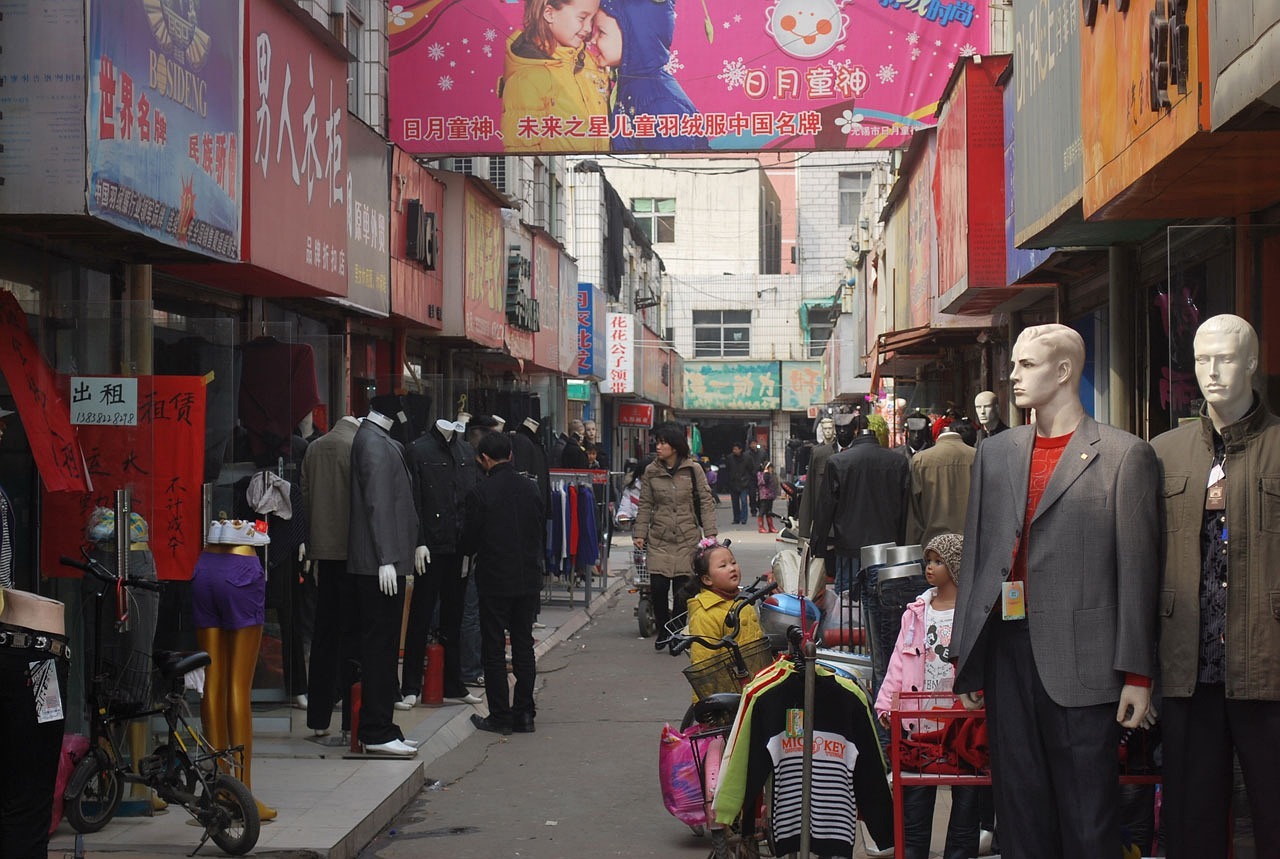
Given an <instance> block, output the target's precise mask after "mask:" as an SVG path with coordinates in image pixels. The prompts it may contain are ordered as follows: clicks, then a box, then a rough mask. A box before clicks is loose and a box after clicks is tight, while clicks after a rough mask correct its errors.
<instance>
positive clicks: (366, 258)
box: [344, 115, 391, 316]
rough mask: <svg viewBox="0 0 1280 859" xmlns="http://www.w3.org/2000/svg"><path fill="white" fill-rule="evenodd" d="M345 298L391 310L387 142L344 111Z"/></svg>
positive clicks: (373, 310)
mask: <svg viewBox="0 0 1280 859" xmlns="http://www.w3.org/2000/svg"><path fill="white" fill-rule="evenodd" d="M344 142H345V143H346V148H347V152H348V155H347V156H346V157H347V165H348V168H349V169H348V170H347V177H346V181H347V191H346V195H345V196H346V203H347V208H346V213H347V297H346V300H345V302H344V303H345V304H348V305H350V306H352V307H355V308H356V309H357V310H361V311H364V312H365V313H368V314H371V315H373V316H386V315H387V314H388V313H389V312H390V310H391V264H390V261H391V256H390V254H389V253H388V248H389V247H390V245H389V244H388V242H389V240H390V230H389V226H390V220H391V200H390V196H389V190H390V184H389V183H388V181H387V178H388V175H389V174H388V172H387V161H388V149H387V143H386V141H385V140H383V139H382V137H380V136H379V135H378V133H377V132H376V131H374V130H373V129H372V128H370V127H369V126H367V125H365V124H364V123H363V122H360V121H359V120H358V119H354V118H353V117H351V116H349V115H348V116H347V133H346V137H345V140H344Z"/></svg>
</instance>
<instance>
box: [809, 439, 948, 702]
mask: <svg viewBox="0 0 1280 859" xmlns="http://www.w3.org/2000/svg"><path fill="white" fill-rule="evenodd" d="M850 427H851V428H852V430H853V432H854V438H853V443H852V444H850V445H849V447H848V449H846V450H842V451H840V452H839V453H836V454H833V455H832V456H831V457H830V458H828V459H827V465H826V472H825V476H824V478H823V489H822V497H820V498H818V499H817V505H818V506H817V510H816V512H815V516H814V521H813V532H812V534H811V535H810V541H809V552H810V554H811V555H812V556H813V557H815V558H825V559H826V568H827V578H828V580H830V579H831V578H832V574H833V573H834V574H835V576H834V578H835V580H836V590H837V591H840V590H844V589H850V590H851V598H852V599H854V600H857V599H859V598H861V599H862V600H863V606H862V614H863V617H864V618H865V619H866V621H867V625H868V627H869V631H870V635H871V640H872V644H871V660H872V668H873V678H874V681H875V682H874V685H875V687H876V691H878V689H879V685H880V682H882V681H883V680H884V675H885V671H886V670H887V669H888V666H889V652H890V650H891V649H892V647H893V643H894V640H895V639H896V638H897V633H898V627H899V626H900V623H901V614H902V613H901V612H897V613H896V614H895V613H893V612H885V613H882V611H881V606H880V601H879V599H878V598H877V595H876V593H875V582H871V581H868V580H867V577H866V575H865V573H864V574H862V575H859V573H860V572H861V570H860V568H861V564H862V547H863V546H871V545H875V544H877V543H901V542H902V541H903V536H904V534H905V532H906V528H907V509H908V505H909V501H908V493H909V491H910V488H911V471H910V466H909V464H908V462H907V460H906V459H904V458H903V457H901V456H899V455H898V454H897V453H895V452H894V451H891V450H887V449H885V448H883V447H881V446H880V440H879V439H878V438H876V434H875V432H874V431H873V430H872V429H871V427H870V424H869V423H868V421H867V418H866V416H864V415H857V416H855V417H854V418H853V419H852V421H851V423H850ZM838 435H839V432H837V437H838ZM833 529H834V540H833V542H832V545H831V548H828V544H827V540H828V537H829V536H831V535H832V532H833ZM833 561H834V563H833ZM921 582H922V583H923V575H921ZM864 585H867V586H869V587H868V588H867V590H866V591H865V592H864V590H863V586H864ZM921 589H923V588H921ZM916 593H919V590H917V591H916ZM886 615H887V616H886Z"/></svg>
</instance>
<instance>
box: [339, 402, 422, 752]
mask: <svg viewBox="0 0 1280 859" xmlns="http://www.w3.org/2000/svg"><path fill="white" fill-rule="evenodd" d="M391 426H392V420H391V418H389V417H387V416H386V415H384V414H382V413H381V412H378V411H370V412H369V415H368V417H367V418H365V420H364V422H363V423H362V424H360V429H358V430H357V431H356V435H355V438H354V439H353V440H352V442H351V528H350V535H349V538H348V546H347V572H348V573H350V574H351V576H352V578H353V580H354V584H355V591H356V592H355V597H356V602H355V606H354V607H355V608H356V610H357V611H358V612H359V615H360V676H361V707H360V730H359V736H358V738H357V739H359V740H360V742H361V743H363V744H364V747H365V750H366V751H369V752H373V753H375V754H386V755H401V756H409V755H414V754H417V749H416V748H414V747H413V746H410V745H408V744H407V743H405V742H404V734H402V733H401V732H400V728H399V727H398V726H397V725H396V723H395V722H394V721H392V714H393V710H394V707H395V702H396V701H398V700H400V682H399V679H398V678H397V676H396V663H397V661H398V656H399V649H400V626H401V619H402V616H403V612H404V577H405V576H406V575H408V574H409V573H411V572H413V570H414V568H415V563H418V564H421V563H423V562H424V561H425V558H423V559H422V561H418V560H417V559H416V558H415V555H417V554H420V553H418V552H417V551H416V547H415V546H414V543H415V542H416V541H417V535H418V510H417V507H416V506H415V505H414V501H413V478H412V477H411V476H410V474H409V467H408V465H407V464H406V463H405V458H404V449H403V448H402V447H401V446H400V443H399V442H398V441H396V440H395V439H393V438H392V437H391Z"/></svg>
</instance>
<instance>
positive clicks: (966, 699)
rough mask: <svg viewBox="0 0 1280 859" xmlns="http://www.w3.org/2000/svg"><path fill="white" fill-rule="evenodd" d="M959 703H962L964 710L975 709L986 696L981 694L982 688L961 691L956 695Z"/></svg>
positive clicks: (983, 702)
mask: <svg viewBox="0 0 1280 859" xmlns="http://www.w3.org/2000/svg"><path fill="white" fill-rule="evenodd" d="M958 697H959V698H960V703H961V704H963V705H964V708H965V709H966V710H977V709H978V708H979V707H981V706H982V705H983V704H985V703H986V698H985V696H984V695H983V694H982V690H978V691H977V692H961V693H960V695H959V696H958Z"/></svg>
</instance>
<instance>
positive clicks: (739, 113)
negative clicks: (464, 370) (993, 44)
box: [388, 0, 991, 155]
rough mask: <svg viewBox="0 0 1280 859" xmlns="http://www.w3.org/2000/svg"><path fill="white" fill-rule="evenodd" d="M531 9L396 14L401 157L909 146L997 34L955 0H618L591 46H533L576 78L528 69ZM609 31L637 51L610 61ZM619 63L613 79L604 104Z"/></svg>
mask: <svg viewBox="0 0 1280 859" xmlns="http://www.w3.org/2000/svg"><path fill="white" fill-rule="evenodd" d="M528 8H533V5H532V4H524V3H516V2H513V0H467V2H465V3H463V2H447V3H441V2H440V0H406V2H404V3H398V4H396V5H395V6H394V7H393V9H392V12H391V15H390V18H389V21H388V35H389V37H390V54H391V56H390V63H391V74H390V82H391V90H390V93H389V107H390V114H391V115H392V116H393V117H396V121H395V123H394V124H393V126H392V128H391V136H392V138H393V139H394V140H395V141H396V142H397V143H398V144H399V145H401V146H403V147H404V148H405V149H407V150H408V151H410V152H413V153H414V154H421V155H445V154H454V153H458V154H461V153H466V154H468V155H473V154H474V155H486V154H493V155H501V154H503V153H507V154H511V153H522V152H541V153H556V152H563V153H572V152H672V151H684V152H697V151H708V150H723V151H746V152H753V151H760V150H812V149H835V150H844V149H873V148H883V147H893V146H902V145H905V144H906V142H907V141H908V140H909V139H910V137H911V135H912V133H914V132H915V131H916V130H918V129H920V128H925V127H928V126H929V125H932V123H933V114H934V110H935V108H936V106H937V101H938V98H939V96H940V95H941V93H942V88H943V85H944V84H945V83H946V80H947V76H948V71H949V69H950V68H951V66H952V65H954V64H955V62H956V60H957V58H958V57H961V56H965V55H971V54H986V53H987V52H988V45H989V37H988V33H989V31H990V29H991V21H990V20H989V18H988V15H987V7H986V6H985V5H983V4H975V3H970V2H965V1H964V0H932V2H929V3H927V4H925V3H921V2H915V0H910V2H904V0H881V2H878V3H875V2H871V3H866V4H854V3H852V2H849V0H766V2H764V3H758V4H747V5H746V6H744V5H743V4H742V3H740V2H736V0H702V2H701V4H697V3H691V2H689V0H682V4H681V6H680V14H679V15H678V16H677V15H676V3H675V0H658V2H644V3H640V2H630V3H628V2H623V3H619V4H615V5H614V6H612V7H606V14H608V12H609V11H612V14H613V16H617V17H611V18H610V19H609V20H608V21H606V20H604V19H603V17H602V18H599V19H597V27H598V31H597V32H598V33H599V34H600V35H599V37H597V38H595V39H593V40H592V44H591V45H589V46H587V50H585V51H581V52H580V50H579V49H582V48H583V47H584V43H583V39H582V37H581V35H579V34H577V33H572V34H566V35H565V36H564V37H563V39H562V41H561V42H560V43H559V45H556V44H555V43H554V42H553V43H549V44H547V45H544V46H540V47H539V48H538V49H537V50H541V51H542V52H543V53H544V55H545V54H550V53H551V52H553V51H555V50H560V51H561V52H563V53H565V54H570V55H572V57H573V58H574V60H576V62H577V64H578V67H577V68H575V69H573V70H572V71H570V69H569V63H570V62H571V61H569V60H566V61H561V60H555V61H538V60H531V59H525V58H524V57H526V56H528V55H529V54H531V53H532V49H526V50H524V51H522V50H521V47H522V46H524V45H525V40H524V39H523V38H521V37H522V36H523V33H524V31H525V24H524V21H523V14H524V13H525V10H526V9H528ZM539 8H540V7H539ZM609 32H613V33H618V32H621V33H626V34H627V35H626V37H625V38H626V39H628V40H636V41H637V42H638V41H639V40H641V39H644V40H645V43H643V44H621V45H620V47H619V48H618V50H616V51H615V50H613V48H612V47H611V45H612V44H613V42H612V41H611V40H610V39H609V38H608V33H609ZM642 34H643V35H642ZM513 46H514V47H513ZM640 57H643V58H644V60H643V62H644V63H645V64H646V65H642V64H641V63H642V61H641V60H640V59H638V58H640ZM615 66H616V67H617V69H618V77H617V79H618V80H620V81H621V82H622V83H620V84H617V85H615V91H614V92H613V93H610V92H609V88H610V80H611V75H612V74H613V68H612V67H615ZM651 68H652V69H653V70H652V71H651V70H650V69H651ZM631 69H642V70H643V74H641V73H640V72H639V71H637V72H634V73H632V74H628V71H629V70H631ZM559 76H563V77H564V78H565V79H566V83H565V84H564V89H566V90H570V91H572V92H573V93H574V95H573V96H572V97H569V96H567V95H566V97H562V98H560V99H557V100H555V101H552V100H551V99H548V98H547V97H546V95H545V90H546V87H548V86H549V85H550V84H548V81H549V80H556V78H557V77H559ZM655 78H656V80H655ZM610 96H612V97H613V98H614V99H616V100H617V102H618V103H619V106H618V107H617V108H615V110H614V115H613V116H610V115H609V108H608V98H609V97H610Z"/></svg>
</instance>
